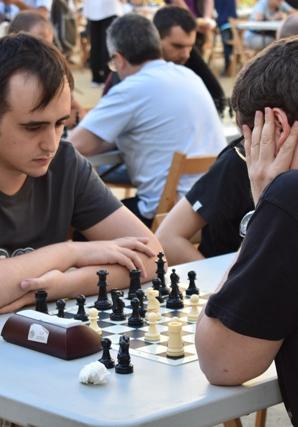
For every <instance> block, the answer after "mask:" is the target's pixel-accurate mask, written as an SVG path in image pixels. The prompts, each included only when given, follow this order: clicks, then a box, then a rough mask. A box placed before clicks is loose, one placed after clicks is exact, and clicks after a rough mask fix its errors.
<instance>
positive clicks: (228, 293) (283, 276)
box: [196, 38, 298, 426]
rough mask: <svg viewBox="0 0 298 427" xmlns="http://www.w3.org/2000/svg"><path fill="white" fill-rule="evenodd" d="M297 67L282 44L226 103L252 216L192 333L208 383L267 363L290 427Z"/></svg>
mask: <svg viewBox="0 0 298 427" xmlns="http://www.w3.org/2000/svg"><path fill="white" fill-rule="evenodd" d="M297 67H298V39H297V38H292V39H282V40H280V41H278V42H275V43H273V44H272V45H271V46H269V47H268V48H267V49H265V50H264V51H262V52H261V53H260V54H259V55H258V56H257V57H256V58H255V59H253V60H252V62H250V63H249V64H248V65H247V66H246V67H245V68H244V69H243V70H242V71H241V72H240V74H239V76H238V79H237V81H236V84H235V88H234V91H233V96H232V103H233V107H234V109H235V111H236V114H237V120H238V123H239V124H240V125H242V126H243V131H244V135H245V139H246V142H245V145H246V155H247V162H248V167H249V175H250V178H251V184H252V192H253V195H254V200H255V202H256V210H255V212H254V214H253V215H251V216H250V220H248V218H247V217H246V226H244V227H243V228H242V230H243V232H244V233H245V231H247V232H246V237H245V239H244V242H243V244H242V247H241V250H240V253H239V256H238V259H237V260H236V262H235V264H234V265H233V267H232V269H231V270H230V272H229V275H228V277H227V279H226V280H225V281H224V283H223V285H222V286H221V287H220V289H219V290H218V292H217V293H215V294H214V295H213V296H211V297H210V299H209V301H208V303H207V306H206V308H205V314H203V316H201V318H200V319H199V321H198V325H197V334H196V345H197V349H199V351H198V354H199V360H200V364H201V368H202V370H203V371H204V372H205V373H206V376H207V377H208V379H209V380H210V382H212V383H213V384H221V385H235V384H241V383H242V382H244V381H247V380H249V379H251V378H254V377H256V376H258V375H260V374H261V373H262V372H264V371H265V370H266V369H267V368H268V366H269V365H270V364H271V362H272V361H273V360H274V359H275V363H276V368H277V374H278V379H279V383H280V387H281V392H282V396H283V399H284V402H285V405H286V408H287V410H288V413H289V415H290V417H291V421H292V423H293V425H294V426H298V405H297V375H298V362H297V361H298V345H297V343H298V339H297V337H298V324H297V317H298V305H297V277H298V270H297V261H296V254H297V252H298V202H297V201H298V194H297V191H298V190H297V189H298V171H297V169H298V144H297V141H298V122H297V119H298V113H297V112H298V95H297V91H298V79H297ZM264 115H265V122H264ZM252 130H253V131H252ZM283 172H284V173H283ZM272 180H273V181H272ZM247 224H248V226H247ZM243 225H245V224H243Z"/></svg>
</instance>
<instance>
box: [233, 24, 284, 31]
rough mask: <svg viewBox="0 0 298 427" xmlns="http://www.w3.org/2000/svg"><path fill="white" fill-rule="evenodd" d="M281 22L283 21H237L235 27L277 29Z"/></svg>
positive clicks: (255, 29)
mask: <svg viewBox="0 0 298 427" xmlns="http://www.w3.org/2000/svg"><path fill="white" fill-rule="evenodd" d="M282 24H283V21H243V22H242V21H239V22H238V24H237V28H238V29H239V30H250V31H260V32H262V31H277V30H278V29H279V28H280V27H281V26H282Z"/></svg>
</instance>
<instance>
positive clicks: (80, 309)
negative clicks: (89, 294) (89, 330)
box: [74, 295, 88, 322]
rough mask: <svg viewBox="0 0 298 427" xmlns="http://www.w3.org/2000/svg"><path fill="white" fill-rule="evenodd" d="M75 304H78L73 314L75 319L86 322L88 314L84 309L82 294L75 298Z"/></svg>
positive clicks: (84, 300) (84, 299)
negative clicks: (76, 310) (75, 312)
mask: <svg viewBox="0 0 298 427" xmlns="http://www.w3.org/2000/svg"><path fill="white" fill-rule="evenodd" d="M76 300H77V306H78V312H77V314H76V315H75V316H74V318H75V319H76V320H81V321H82V322H86V321H87V320H88V316H87V314H86V311H85V302H86V298H85V297H84V295H79V296H78V297H77V298H76Z"/></svg>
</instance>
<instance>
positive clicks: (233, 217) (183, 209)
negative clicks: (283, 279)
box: [156, 137, 254, 265]
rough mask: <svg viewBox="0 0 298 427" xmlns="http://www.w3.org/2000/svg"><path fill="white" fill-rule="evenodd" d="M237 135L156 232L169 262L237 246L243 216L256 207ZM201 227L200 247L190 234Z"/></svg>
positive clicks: (239, 242)
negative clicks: (194, 242) (193, 241)
mask: <svg viewBox="0 0 298 427" xmlns="http://www.w3.org/2000/svg"><path fill="white" fill-rule="evenodd" d="M242 140H243V137H241V138H238V139H237V140H236V141H234V142H232V143H231V144H229V145H228V147H227V148H225V149H224V150H223V151H222V152H221V153H220V154H219V156H218V158H217V160H216V162H215V163H214V165H213V166H212V167H211V168H210V170H209V171H208V172H207V173H206V174H205V175H204V176H202V178H200V179H199V180H198V182H196V184H195V185H194V186H193V187H192V189H191V190H190V191H189V192H188V193H187V194H186V196H185V197H184V198H182V199H181V200H180V201H179V202H178V203H177V205H176V206H174V208H173V209H172V210H171V211H170V212H169V214H167V216H166V218H165V219H164V220H163V222H162V223H161V225H160V226H159V228H158V230H157V232H156V235H157V237H158V239H159V240H160V242H161V244H162V247H163V248H164V251H165V254H166V256H167V260H168V263H169V265H175V264H182V263H185V262H190V261H195V260H198V259H202V258H205V257H212V256H216V255H222V254H225V253H228V252H234V251H236V250H238V248H239V246H240V244H241V241H242V238H241V236H240V234H239V226H240V222H241V220H242V218H243V216H244V215H245V214H246V213H247V212H249V211H251V210H252V209H254V204H253V200H252V197H251V193H250V183H249V178H248V174H247V168H246V163H245V157H244V153H243V151H244V150H243V146H242ZM199 231H201V239H200V244H199V247H198V248H196V247H195V246H194V245H193V243H192V242H191V238H192V237H193V236H194V235H195V234H196V233H198V232H199Z"/></svg>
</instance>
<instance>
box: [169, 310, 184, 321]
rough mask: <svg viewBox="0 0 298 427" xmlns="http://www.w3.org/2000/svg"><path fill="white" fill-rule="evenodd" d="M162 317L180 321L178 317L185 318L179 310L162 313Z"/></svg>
mask: <svg viewBox="0 0 298 427" xmlns="http://www.w3.org/2000/svg"><path fill="white" fill-rule="evenodd" d="M164 317H169V318H173V317H178V318H179V319H180V317H185V313H183V312H182V311H181V310H171V311H169V312H168V313H164Z"/></svg>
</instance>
